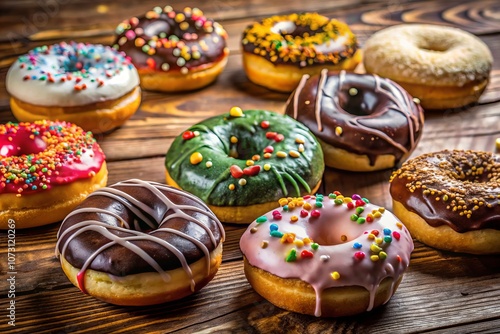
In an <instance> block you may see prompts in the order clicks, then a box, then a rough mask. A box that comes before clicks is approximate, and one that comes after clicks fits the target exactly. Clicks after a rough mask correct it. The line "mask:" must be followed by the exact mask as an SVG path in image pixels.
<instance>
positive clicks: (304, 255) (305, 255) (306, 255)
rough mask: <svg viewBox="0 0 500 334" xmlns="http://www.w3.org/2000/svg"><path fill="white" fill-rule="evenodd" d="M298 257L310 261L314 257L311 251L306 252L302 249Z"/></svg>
mask: <svg viewBox="0 0 500 334" xmlns="http://www.w3.org/2000/svg"><path fill="white" fill-rule="evenodd" d="M300 257H301V258H304V259H310V258H312V257H314V253H313V252H311V251H308V250H307V249H304V250H303V251H302V252H300Z"/></svg>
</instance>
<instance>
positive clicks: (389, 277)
mask: <svg viewBox="0 0 500 334" xmlns="http://www.w3.org/2000/svg"><path fill="white" fill-rule="evenodd" d="M280 204H281V207H280V208H279V209H276V210H273V211H271V212H269V213H267V214H265V215H263V216H261V217H259V218H257V219H256V220H255V221H254V222H253V223H252V224H251V225H250V226H249V227H248V229H247V230H246V231H245V232H244V233H243V235H242V237H241V240H240V248H241V251H242V253H243V255H244V266H245V275H246V277H247V279H248V281H249V282H250V284H251V285H252V287H253V288H254V289H255V290H256V291H257V292H258V293H259V294H260V295H261V296H263V297H264V298H266V299H267V300H268V301H270V302H271V303H273V304H274V305H276V306H278V307H281V308H284V309H286V310H289V311H293V312H298V313H304V314H312V315H316V316H324V317H332V316H335V317H336V316H348V315H354V314H358V313H362V312H365V311H370V310H372V309H373V308H375V307H378V306H380V305H382V304H385V303H387V302H388V301H389V299H390V298H391V297H392V295H393V294H394V292H395V291H396V289H397V287H398V285H399V283H400V282H401V280H402V278H403V274H404V273H405V271H406V269H407V268H408V265H409V264H410V254H411V252H412V251H413V241H412V238H411V236H410V233H409V232H408V230H407V229H406V228H405V227H404V226H403V224H401V223H400V222H399V220H398V219H397V218H396V217H395V216H394V215H393V214H392V213H390V212H389V211H387V210H385V209H384V208H381V207H379V206H377V205H373V204H370V203H369V201H368V200H367V199H366V198H363V197H361V196H360V195H357V194H354V195H352V196H351V197H344V196H342V195H341V194H340V193H339V192H334V193H332V194H330V195H328V197H326V196H323V195H316V196H304V197H302V198H294V199H291V198H289V199H282V200H280Z"/></svg>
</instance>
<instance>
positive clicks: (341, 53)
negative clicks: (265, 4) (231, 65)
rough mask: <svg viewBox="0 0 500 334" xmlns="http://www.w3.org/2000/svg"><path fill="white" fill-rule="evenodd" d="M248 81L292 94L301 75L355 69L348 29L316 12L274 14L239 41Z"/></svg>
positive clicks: (354, 42)
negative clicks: (322, 70)
mask: <svg viewBox="0 0 500 334" xmlns="http://www.w3.org/2000/svg"><path fill="white" fill-rule="evenodd" d="M241 45H242V51H243V66H244V69H245V72H246V74H247V76H248V78H249V79H250V81H252V82H254V83H256V84H258V85H261V86H264V87H267V88H269V89H272V90H276V91H280V92H291V91H292V90H293V89H294V88H295V87H296V86H297V84H298V83H299V81H300V79H301V77H302V76H303V75H304V74H309V75H313V74H316V73H319V72H320V71H321V69H323V68H327V69H329V70H337V71H339V70H342V69H344V70H354V68H355V67H356V66H357V65H358V63H359V62H360V61H361V51H360V50H359V48H358V43H357V39H356V36H355V35H354V34H353V33H352V31H351V30H350V29H349V26H348V25H347V24H345V23H343V22H340V21H338V20H335V19H329V18H328V17H325V16H323V15H319V14H318V13H300V14H298V13H294V14H290V15H276V16H271V17H267V18H264V19H262V21H260V22H255V23H253V24H251V25H249V26H248V27H247V28H246V29H245V31H244V32H243V36H242V39H241Z"/></svg>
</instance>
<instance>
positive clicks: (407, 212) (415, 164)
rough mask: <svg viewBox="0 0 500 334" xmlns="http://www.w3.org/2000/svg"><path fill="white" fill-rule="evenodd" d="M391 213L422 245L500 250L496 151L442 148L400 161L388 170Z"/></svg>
mask: <svg viewBox="0 0 500 334" xmlns="http://www.w3.org/2000/svg"><path fill="white" fill-rule="evenodd" d="M390 181H391V184H390V193H391V196H392V202H393V210H394V214H395V215H396V216H398V218H399V219H401V221H402V222H403V223H404V224H405V225H406V226H407V227H408V229H409V230H410V232H411V234H412V235H413V237H415V238H416V239H418V240H419V241H421V242H423V243H425V244H427V245H428V246H431V247H434V248H437V249H441V250H445V251H452V252H459V253H470V254H499V253H500V244H499V242H498V240H500V183H499V181H500V156H499V155H496V154H493V153H491V152H483V151H474V150H443V151H439V152H432V153H425V154H422V155H420V156H418V157H415V158H413V159H411V160H408V161H406V162H405V163H404V164H403V165H402V166H401V168H400V169H398V170H396V171H395V172H394V173H393V174H392V175H391V179H390Z"/></svg>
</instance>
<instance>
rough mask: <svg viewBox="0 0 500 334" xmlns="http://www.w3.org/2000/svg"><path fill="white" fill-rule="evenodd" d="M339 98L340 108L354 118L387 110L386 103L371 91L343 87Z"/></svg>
mask: <svg viewBox="0 0 500 334" xmlns="http://www.w3.org/2000/svg"><path fill="white" fill-rule="evenodd" d="M338 96H339V105H340V108H342V110H344V111H346V112H347V113H349V114H351V115H354V116H369V115H372V114H374V112H376V111H379V112H383V111H384V110H385V109H384V104H385V103H386V101H384V100H383V99H381V98H380V96H377V94H376V93H375V92H373V91H370V90H361V89H358V88H356V87H343V88H342V89H341V90H340V92H339V94H338Z"/></svg>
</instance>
